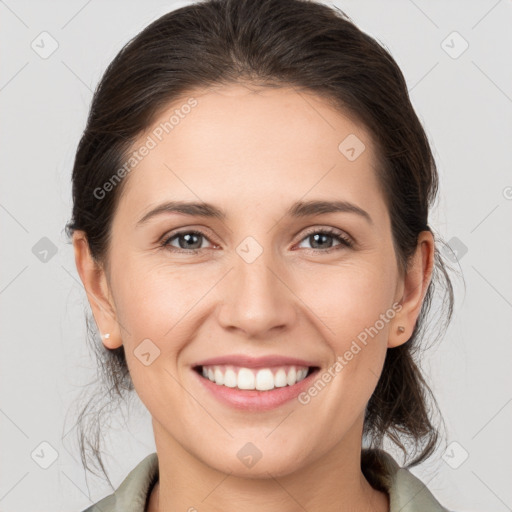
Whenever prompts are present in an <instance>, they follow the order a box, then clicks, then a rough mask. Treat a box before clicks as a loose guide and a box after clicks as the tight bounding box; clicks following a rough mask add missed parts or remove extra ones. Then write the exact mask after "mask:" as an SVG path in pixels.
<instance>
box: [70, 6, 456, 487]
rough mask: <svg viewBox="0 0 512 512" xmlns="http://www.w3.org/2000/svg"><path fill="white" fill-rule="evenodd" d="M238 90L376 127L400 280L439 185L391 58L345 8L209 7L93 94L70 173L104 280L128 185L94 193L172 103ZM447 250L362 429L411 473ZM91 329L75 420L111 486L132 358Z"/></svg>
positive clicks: (428, 436) (79, 220) (428, 450)
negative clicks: (285, 92)
mask: <svg viewBox="0 0 512 512" xmlns="http://www.w3.org/2000/svg"><path fill="white" fill-rule="evenodd" d="M233 82H250V83H255V84H259V85H264V86H273V87H279V86H292V87H295V88H298V89H304V90H306V91H310V92H313V93H315V94H317V95H318V96H321V97H323V98H325V99H326V100H328V101H330V102H332V105H333V106H335V107H336V108H339V109H340V110H341V111H342V112H343V113H344V114H349V115H351V116H352V117H353V118H354V119H357V120H359V121H360V122H362V123H363V124H364V125H365V126H366V128H368V129H369V131H370V133H371V134H372V136H373V138H374V142H375V145H376V147H377V150H378V161H379V172H378V178H379V180H380V183H381V185H382V189H383V191H384V196H385V200H386V204H387V206H388V209H389V212H390V218H391V225H392V236H393V242H394V244H395V249H396V254H397V260H398V261H397V264H398V266H399V269H400V270H401V272H403V271H404V270H405V269H406V267H407V263H408V261H409V258H410V256H411V255H412V254H413V253H414V251H415V249H416V244H417V237H418V234H419V233H420V232H421V231H422V230H430V231H432V230H431V228H430V227H429V226H428V212H429V208H430V207H431V206H432V203H433V201H434V200H435V197H436V194H437V188H438V175H437V170H436V165H435V162H434V158H433V155H432V152H431V149H430V146H429V143H428V140H427V136H426V134H425V131H424V129H423V128H422V125H421V123H420V121H419V119H418V117H417V115H416V114H415V112H414V109H413V107H412V105H411V101H410V98H409V95H408V90H407V86H406V82H405V80H404V77H403V75H402V73H401V71H400V69H399V67H398V65H397V64H396V62H395V61H394V59H393V58H392V57H391V55H390V54H389V53H388V52H387V51H386V50H385V49H384V48H383V47H382V46H381V45H380V44H379V43H377V42H376V41H375V40H374V39H373V38H371V37H370V36H369V35H367V34H365V33H364V32H362V31H361V30H360V29H359V28H357V27H356V26H355V25H354V24H353V23H352V21H351V20H350V18H349V17H348V16H346V15H345V14H344V13H343V12H342V11H340V10H339V9H337V8H335V7H330V6H327V5H323V4H320V3H316V2H313V1H307V0H205V1H201V2H197V3H195V4H191V5H189V6H186V7H182V8H180V9H177V10H175V11H172V12H169V13H167V14H165V15H164V16H162V17H160V18H159V19H157V20H156V21H154V22H153V23H151V24H150V25H149V26H147V27H146V28H145V29H144V30H143V31H142V32H140V33H139V34H138V35H137V36H136V37H134V38H133V39H132V40H131V41H129V42H128V43H127V44H126V45H125V46H124V47H123V48H122V49H121V51H120V52H119V53H118V55H117V56H116V57H115V58H114V60H113V61H112V62H111V63H110V65H109V66H108V68H107V70H106V72H105V73H104V75H103V77H102V79H101V81H100V83H99V85H98V87H97V89H96V91H95V93H94V97H93V100H92V105H91V108H90V114H89V117H88V120H87V126H86V128H85V130H84V133H83V135H82V138H81V140H80V142H79V145H78V149H77V153H76V158H75V162H74V168H73V177H72V180H73V213H72V220H71V221H70V222H69V223H68V224H67V225H66V230H67V234H68V236H69V237H72V233H73V231H75V230H83V231H84V232H85V234H86V236H87V240H88V243H89V247H90V251H91V254H92V256H93V257H94V259H95V260H96V261H97V262H98V264H101V265H104V266H105V268H108V266H107V263H108V258H107V255H108V245H109V240H110V229H111V224H112V218H113V214H114V212H115V209H116V204H117V203H118V201H119V197H120V195H121V193H122V189H123V184H124V183H125V181H126V179H124V180H123V181H121V183H120V184H119V185H118V186H117V187H114V188H113V190H112V191H111V192H110V193H108V194H106V195H105V197H102V198H101V199H98V198H97V194H95V193H94V191H95V190H96V189H97V188H98V187H101V186H102V185H103V184H104V183H106V182H107V181H109V179H111V177H112V176H113V175H114V173H115V172H116V170H118V169H119V168H120V167H121V166H122V165H123V162H124V161H125V160H126V157H127V152H128V150H129V148H130V146H131V145H132V144H133V142H134V140H135V139H136V137H137V136H138V135H140V134H141V133H143V132H144V130H146V129H147V128H149V127H150V126H151V124H152V122H153V121H154V119H155V117H156V115H157V114H158V113H159V112H161V111H162V109H164V108H166V107H167V106H168V104H169V103H170V102H171V101H174V100H176V99H177V98H178V97H182V96H184V95H185V94H187V93H188V92H189V91H191V90H192V89H193V88H207V87H208V86H212V85H221V84H226V83H233ZM438 242H439V240H438V237H437V236H436V252H435V266H434V270H433V276H432V280H431V283H430V285H429V287H428V291H427V293H426V296H425V299H424V302H423V304H422V309H421V312H420V315H419V318H418V321H417V323H416V326H415V329H414V331H413V333H412V335H411V337H410V339H409V340H408V341H407V342H406V343H405V344H403V345H401V346H398V347H396V348H392V349H388V351H387V356H386V360H385V363H384V368H383V371H382V375H381V376H380V379H379V381H378V383H377V386H376V389H375V391H374V393H373V395H372V397H371V399H370V400H369V403H368V405H367V410H366V417H365V421H364V436H365V437H366V439H368V440H369V443H370V447H382V443H383V440H384V437H385V436H388V437H389V438H390V439H391V440H392V441H393V442H394V443H395V444H396V445H397V446H399V447H400V448H401V449H402V451H403V453H404V455H406V454H407V451H408V450H407V449H406V447H405V443H406V442H407V441H409V442H410V443H411V445H412V451H413V452H414V455H416V454H417V453H418V452H419V455H417V457H416V458H415V459H414V460H413V461H412V462H410V463H409V464H408V466H407V467H411V466H413V465H416V464H418V463H420V462H422V461H423V460H425V459H426V458H427V457H429V456H430V455H431V454H432V453H433V452H434V450H435V449H436V447H437V443H438V441H439V431H438V430H437V428H436V427H434V425H433V424H432V422H431V417H430V413H431V412H432V408H435V409H436V410H438V407H437V403H436V401H435V398H434V396H433V394H432V392H431V390H430V388H429V387H428V385H427V384H426V382H425V380H424V378H423V376H422V373H421V371H420V369H419V367H418V366H417V364H416V362H415V360H417V353H418V351H419V342H420V340H422V339H425V338H427V336H426V332H425V331H426V327H427V313H428V312H429V310H430V308H431V303H432V300H433V298H434V290H435V289H438V286H437V285H438V284H444V286H443V287H442V288H443V289H444V294H443V295H442V300H441V304H440V313H441V314H444V315H445V322H444V324H443V323H442V322H439V317H438V318H436V326H437V327H439V329H440V331H439V333H440V334H442V333H443V331H444V329H443V327H444V328H446V326H447V325H448V322H449V321H450V319H451V316H452V310H453V288H452V284H451V281H450V278H449V276H448V273H447V266H446V264H445V263H444V262H443V259H442V256H441V254H440V253H439V250H438V247H437V246H438ZM87 326H88V331H89V334H90V339H91V341H92V346H93V349H94V350H95V352H96V355H97V358H98V361H99V368H100V369H101V373H102V378H101V383H102V386H104V389H103V390H100V392H99V393H98V394H97V395H95V396H93V397H92V398H91V399H90V400H89V402H88V403H87V404H86V405H85V407H84V408H83V410H82V411H81V413H80V415H79V418H78V426H79V429H78V432H79V443H80V452H81V457H82V462H83V464H84V466H85V467H86V468H87V469H91V468H90V467H89V466H88V464H87V459H88V457H87V451H88V449H91V451H92V454H93V455H94V457H95V458H96V460H97V462H99V465H100V467H101V469H102V470H103V473H104V474H105V476H107V475H106V472H105V469H104V467H103V463H102V461H101V455H100V438H101V436H100V434H101V421H100V418H101V417H102V415H103V414H106V413H108V412H109V411H110V409H114V407H115V404H116V399H123V398H126V397H127V396H128V395H129V392H130V391H132V390H133V384H132V381H131V378H130V374H129V372H128V369H127V364H126V359H125V354H124V347H122V346H121V347H119V348H118V349H115V350H109V349H107V348H105V347H104V346H103V344H102V342H101V339H100V338H99V336H98V333H97V331H96V328H95V326H94V324H93V322H92V321H91V319H90V318H88V319H87ZM436 339H437V338H436ZM102 398H103V400H104V401H103V402H102V401H101V399H102ZM107 479H108V476H107Z"/></svg>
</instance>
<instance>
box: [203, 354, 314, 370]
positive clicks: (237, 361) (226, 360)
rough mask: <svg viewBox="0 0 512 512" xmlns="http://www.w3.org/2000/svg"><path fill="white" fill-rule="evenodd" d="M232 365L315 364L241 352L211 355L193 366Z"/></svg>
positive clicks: (257, 366) (292, 358)
mask: <svg viewBox="0 0 512 512" xmlns="http://www.w3.org/2000/svg"><path fill="white" fill-rule="evenodd" d="M213 365H233V366H242V367H244V368H268V367H269V366H291V365H294V366H308V367H309V366H316V365H315V364H314V363H312V362H311V361H306V360H304V359H297V358H296V357H286V356H280V355H268V356H263V357H251V356H247V355H241V354H230V355H226V356H219V357H212V358H210V359H205V360H203V361H199V362H198V363H196V364H195V365H193V366H213Z"/></svg>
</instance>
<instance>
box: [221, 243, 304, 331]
mask: <svg viewBox="0 0 512 512" xmlns="http://www.w3.org/2000/svg"><path fill="white" fill-rule="evenodd" d="M270 252H271V251H263V253H262V254H261V255H260V256H259V257H258V258H257V259H256V260H255V261H253V262H251V263H249V262H247V261H245V260H244V259H243V258H242V257H238V256H237V257H235V263H234V268H233V269H232V270H231V272H229V275H228V276H227V279H225V280H224V284H223V286H224V289H223V290H222V291H221V293H222V295H223V297H225V300H223V303H222V306H221V308H220V310H219V314H218V320H219V323H220V324H221V325H222V327H223V328H224V329H227V330H231V331H236V330H238V331H240V332H242V333H243V334H244V336H245V337H247V338H258V339H260V340H261V339H269V338H270V337H271V336H274V335H276V334H278V335H280V334H281V333H282V331H283V330H284V329H290V328H291V327H292V325H293V324H294V322H295V321H296V319H297V316H298V315H297V309H298V302H299V299H298V298H297V296H296V295H295V294H294V293H293V286H292V285H291V283H290V282H289V281H290V277H289V273H287V272H286V270H285V268H283V267H284V266H282V265H279V264H277V263H276V261H275V260H272V258H271V255H270ZM287 281H288V282H287Z"/></svg>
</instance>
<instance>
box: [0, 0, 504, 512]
mask: <svg viewBox="0 0 512 512" xmlns="http://www.w3.org/2000/svg"><path fill="white" fill-rule="evenodd" d="M187 3H189V2H179V3H177V2H172V1H163V0H152V1H141V0H140V1H136V2H135V1H126V0H122V1H121V0H116V1H113V0H112V1H102V2H100V1H99V0H89V1H86V0H72V1H70V0H67V1H60V2H57V1H54V2H50V1H35V0H34V1H26V0H25V1H23V0H5V1H0V23H1V31H0V39H1V44H0V52H1V57H0V63H1V66H0V109H1V113H0V120H1V127H2V131H1V186H0V226H1V233H2V238H1V240H2V243H1V245H0V251H1V265H0V315H1V318H0V325H1V357H0V365H1V367H0V379H1V388H0V392H1V396H0V400H1V401H0V428H1V438H0V439H1V441H0V442H1V453H2V455H1V464H0V510H2V511H4V512H7V511H17V512H29V511H30V512H33V511H38V510H54V511H56V512H57V511H61V512H64V511H65V512H72V511H76V512H79V511H81V510H83V509H84V508H86V507H87V506H89V505H90V504H91V503H93V502H96V501H98V500H99V499H100V498H102V497H103V496H105V495H106V494H109V493H110V492H112V490H111V489H110V488H109V487H108V486H107V484H106V483H105V482H104V481H102V480H101V479H98V478H96V477H93V476H91V475H89V474H87V475H86V474H85V472H84V470H83V467H82V466H81V464H80V462H79V460H80V458H79V453H78V449H77V445H76V442H75V441H74V436H75V434H76V432H75V430H76V429H73V426H74V420H76V418H73V415H70V413H69V411H70V408H71V407H72V405H73V402H74V400H75V399H76V397H77V395H78V393H79V392H80V389H81V387H82V386H83V385H84V384H85V383H86V382H88V381H90V380H92V379H94V378H95V375H96V372H95V360H94V359H93V357H92V356H91V354H90V353H89V351H88V349H87V345H86V332H85V312H86V311H87V309H88V303H87V301H86V296H85V292H84V290H83V288H82V286H81V283H80V280H79V278H78V274H77V272H76V268H75V264H74V258H73V251H72V246H71V245H70V244H69V243H68V241H67V239H66V236H65V233H64V231H63V228H64V225H65V223H66V222H67V221H68V220H69V219H70V215H71V183H70V176H71V168H72V164H73V159H74V152H75V150H76V146H77V143H78V140H79V138H80V135H81V133H82V130H83V128H84V126H85V121H86V117H87V114H88V108H89V105H90V101H91V98H92V91H93V90H94V88H95V86H96V84H97V83H98V81H99V79H100V77H101V75H102V74H103V71H104V70H105V68H106V66H107V65H108V63H109V62H110V61H111V60H112V58H113V57H114V56H115V55H116V53H117V52H118V51H119V50H120V49H121V47H122V46H123V45H124V44H125V43H126V42H127V41H128V40H129V39H130V38H131V37H133V36H134V35H135V34H137V33H138V32H139V31H140V30H141V29H143V28H144V27H145V26H146V25H147V24H148V23H150V22H151V21H153V20H155V19H156V18H158V17H159V16H161V15H162V14H164V13H166V12H168V11H170V10H173V9H174V8H176V7H178V6H182V5H185V4H187ZM335 5H337V6H338V7H340V8H341V9H343V10H344V11H345V12H346V13H347V14H348V15H349V16H350V17H351V18H352V20H353V21H354V22H355V23H356V24H357V25H358V26H359V27H360V28H361V29H363V30H364V31H366V32H368V33H369V34H370V35H372V36H373V37H375V38H376V39H377V40H378V41H379V42H381V44H383V45H384V46H385V47H386V48H387V49H388V50H389V51H390V52H391V54H392V55H393V57H394V58H395V59H396V61H397V62H398V64H399V66H400V67H401V69H402V71H403V73H404V75H405V78H406V80H407V83H408V87H409V91H410V95H411V100H412V102H413V105H414V107H415V109H416V111H417V113H418V115H419V117H420V119H421V121H422V122H423V124H424V126H425V129H426V131H427V134H428V137H429V139H430V141H431V144H432V147H433V150H434V154H435V157H436V160H437V164H438V167H439V172H440V177H441V189H440V195H439V200H438V203H437V205H436V208H435V209H434V211H433V212H432V216H431V222H430V224H431V225H432V226H433V227H434V229H435V230H437V232H438V233H439V234H440V235H441V236H443V238H444V239H445V240H446V241H447V242H449V244H450V247H452V249H453V250H454V252H455V253H456V255H457V258H458V264H460V269H461V271H462V273H463V275H464V279H465V282H466V290H464V288H463V286H462V282H461V280H460V279H459V280H457V279H456V278H454V279H455V283H454V284H455V287H456V289H455V291H456V310H455V317H454V320H453V322H452V324H451V326H450V328H449V330H448V331H447V333H446V336H445V337H444V339H443V340H442V341H441V342H439V343H438V344H436V345H435V346H434V347H433V348H432V349H431V350H429V352H428V353H427V354H426V355H425V359H424V369H425V371H426V372H427V375H428V377H429V379H430V383H431V385H432V388H433V390H434V392H435V394H436V396H437V399H438V401H439V404H440V407H441V411H442V413H443V415H444V418H445V420H446V424H447V426H448V438H447V440H446V444H448V445H449V447H448V450H447V451H446V452H445V451H444V449H443V450H440V451H438V452H437V453H436V454H435V456H434V457H432V458H431V459H430V460H429V461H428V462H426V463H425V464H423V465H421V466H419V467H416V468H414V469H413V470H412V472H413V473H414V474H415V475H416V476H418V477H419V478H421V479H422V480H423V482H424V483H425V484H426V485H427V486H428V487H429V489H430V490H431V492H432V493H433V494H434V495H435V496H436V497H437V499H438V500H439V501H440V502H441V503H442V504H443V505H444V506H446V507H448V508H450V509H451V510H456V511H484V510H485V511H486V512H505V511H507V510H512V488H511V486H510V481H511V474H512V472H511V469H512V457H511V456H510V455H511V453H512V450H511V448H512V447H511V444H512V443H511V437H510V431H511V419H512V403H511V402H512V396H511V395H512V386H511V380H512V379H511V371H510V363H511V354H512V343H511V336H510V332H511V327H512V325H511V308H512V271H511V265H510V262H511V261H512V260H511V252H512V251H511V245H512V243H511V236H510V233H511V232H512V229H511V228H512V222H511V220H512V216H511V210H512V173H511V156H512V149H511V148H512V144H511V141H512V122H511V121H512V64H511V63H512V30H511V28H512V3H511V2H510V1H506V0H501V1H496V0H480V1H467V0H464V1H445V0H443V1H440V0H437V1H426V0H415V1H412V0H395V1H385V2H384V1H382V0H375V1H369V0H363V1H362V0H350V1H349V0H347V1H339V2H336V3H335ZM41 41H43V42H41ZM136 402H137V400H135V401H134V403H135V407H133V408H131V409H130V410H129V411H128V412H124V413H123V412H120V414H119V415H118V418H120V419H119V420H116V419H115V417H114V419H113V420H112V429H111V430H108V431H106V438H105V439H106V443H107V445H106V454H105V462H106V464H107V469H108V471H109V475H110V477H111V479H112V482H113V484H114V485H115V486H117V485H119V483H120V482H121V481H122V479H123V478H124V477H125V476H126V474H127V473H128V472H129V471H130V470H131V469H133V467H135V465H136V464H137V463H138V462H139V461H140V460H141V459H142V458H143V457H145V456H146V455H147V454H149V453H151V452H153V451H154V450H155V446H154V441H153V434H152V430H151V424H150V417H149V413H147V411H146V410H145V409H144V407H143V406H142V404H140V402H139V406H137V403H136ZM125 420H126V421H127V422H128V423H127V426H125V425H124V421H125ZM507 432H508V433H509V434H506V433H507ZM392 453H393V452H392ZM38 454H39V456H38ZM46 465H48V467H47V468H46V469H45V467H44V466H46Z"/></svg>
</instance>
